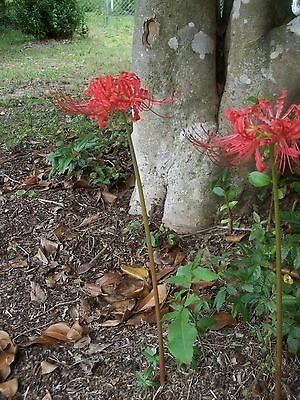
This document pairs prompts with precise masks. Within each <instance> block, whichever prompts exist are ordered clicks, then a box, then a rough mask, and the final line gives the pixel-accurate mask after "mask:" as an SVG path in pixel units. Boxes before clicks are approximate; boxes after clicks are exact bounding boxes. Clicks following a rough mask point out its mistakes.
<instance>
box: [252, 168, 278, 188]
mask: <svg viewBox="0 0 300 400" xmlns="http://www.w3.org/2000/svg"><path fill="white" fill-rule="evenodd" d="M248 180H249V182H250V183H251V185H252V186H254V187H264V186H267V185H269V184H270V183H271V182H272V180H271V178H270V177H269V175H267V174H265V173H263V172H258V171H253V172H250V174H249V175H248Z"/></svg>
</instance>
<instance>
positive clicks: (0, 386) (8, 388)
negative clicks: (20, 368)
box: [0, 378, 18, 399]
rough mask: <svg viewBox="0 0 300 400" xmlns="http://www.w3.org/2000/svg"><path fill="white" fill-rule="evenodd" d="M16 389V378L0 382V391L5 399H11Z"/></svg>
mask: <svg viewBox="0 0 300 400" xmlns="http://www.w3.org/2000/svg"><path fill="white" fill-rule="evenodd" d="M17 390H18V380H17V379H16V378H14V379H10V380H9V381H6V382H3V383H0V393H1V394H2V395H3V396H4V398H6V399H12V398H13V397H14V395H15V394H16V393H17Z"/></svg>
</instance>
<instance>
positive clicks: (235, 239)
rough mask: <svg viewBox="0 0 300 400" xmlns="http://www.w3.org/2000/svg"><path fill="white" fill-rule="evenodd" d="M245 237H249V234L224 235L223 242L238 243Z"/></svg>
mask: <svg viewBox="0 0 300 400" xmlns="http://www.w3.org/2000/svg"><path fill="white" fill-rule="evenodd" d="M247 235H249V232H244V233H240V234H239V235H225V240H226V242H228V243H240V241H241V240H242V239H243V238H244V237H245V236H247Z"/></svg>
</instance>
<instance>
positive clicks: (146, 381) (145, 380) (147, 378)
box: [135, 367, 155, 387]
mask: <svg viewBox="0 0 300 400" xmlns="http://www.w3.org/2000/svg"><path fill="white" fill-rule="evenodd" d="M152 376H153V370H152V368H150V367H149V368H146V369H144V370H142V371H136V373H135V378H136V381H137V384H138V385H139V386H142V387H151V386H155V382H154V381H153V380H152V379H151V377H152Z"/></svg>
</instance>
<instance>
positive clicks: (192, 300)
mask: <svg viewBox="0 0 300 400" xmlns="http://www.w3.org/2000/svg"><path fill="white" fill-rule="evenodd" d="M199 301H200V298H199V297H198V296H197V295H196V294H195V293H191V294H189V295H187V297H186V299H185V302H184V307H188V306H190V305H191V304H197V303H199Z"/></svg>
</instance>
